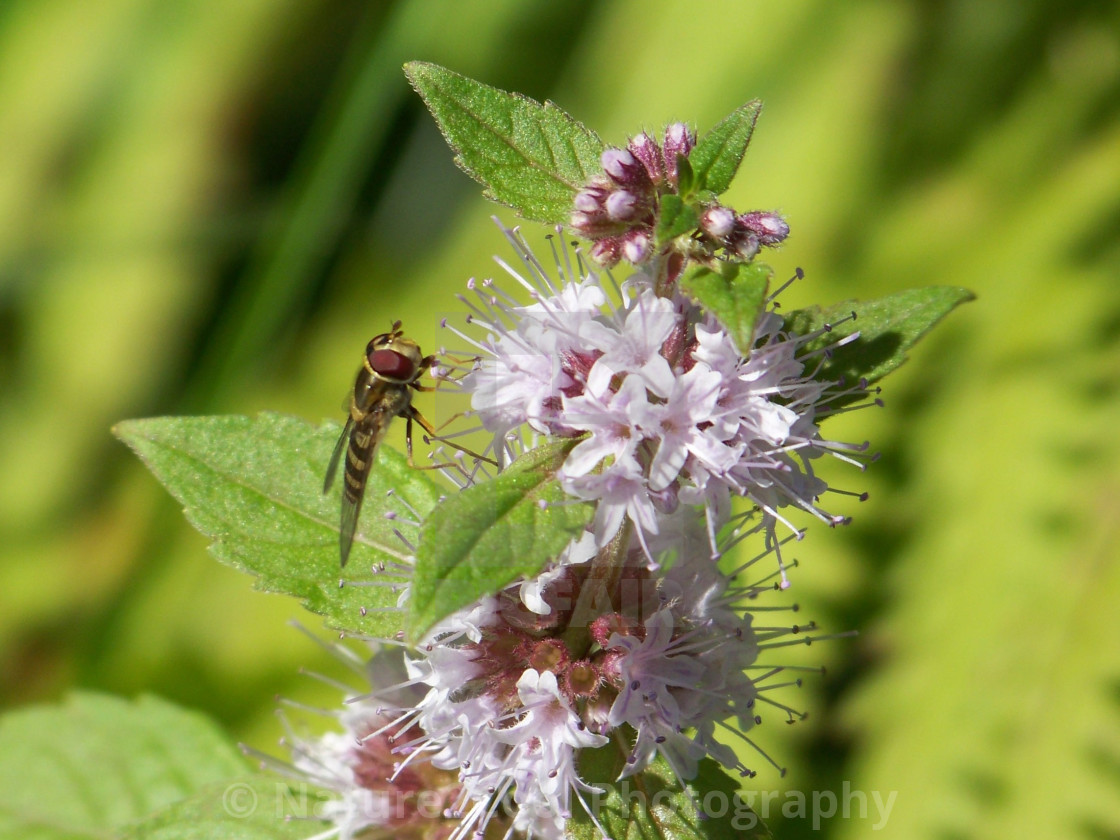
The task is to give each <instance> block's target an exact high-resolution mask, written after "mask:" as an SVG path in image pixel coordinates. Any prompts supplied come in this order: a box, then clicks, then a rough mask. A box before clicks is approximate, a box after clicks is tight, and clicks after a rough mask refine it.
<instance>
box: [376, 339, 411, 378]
mask: <svg viewBox="0 0 1120 840" xmlns="http://www.w3.org/2000/svg"><path fill="white" fill-rule="evenodd" d="M366 358H367V359H369V366H370V369H371V370H372V371H373V372H374V373H376V374H377V375H378V376H384V377H385V378H386V379H393V380H395V381H397V382H408V381H411V380H412V379H413V378H415V376H416V365H415V364H414V363H413V361H412V359H410V358H408V356H404V355H402V354H400V353H398V352H397V351H396V350H389V349H387V348H384V347H382V348H381V349H379V350H376V349H373V342H370V351H369V352H368V353H367V354H366Z"/></svg>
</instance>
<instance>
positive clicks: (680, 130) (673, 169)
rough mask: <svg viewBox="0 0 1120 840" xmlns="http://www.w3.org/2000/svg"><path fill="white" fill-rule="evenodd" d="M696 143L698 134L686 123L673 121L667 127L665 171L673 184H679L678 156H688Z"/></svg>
mask: <svg viewBox="0 0 1120 840" xmlns="http://www.w3.org/2000/svg"><path fill="white" fill-rule="evenodd" d="M695 145H696V135H694V134H693V133H692V132H691V131H689V129H688V126H687V125H685V124H684V123H672V124H671V125H670V126H669V127H668V128H666V129H665V146H664V158H665V173H666V174H667V175H668V178H669V181H670V182H672V184H673V186H676V184H677V156H678V155H680V156H681V157H688V153H689V152H691V151H692V147H693V146H695Z"/></svg>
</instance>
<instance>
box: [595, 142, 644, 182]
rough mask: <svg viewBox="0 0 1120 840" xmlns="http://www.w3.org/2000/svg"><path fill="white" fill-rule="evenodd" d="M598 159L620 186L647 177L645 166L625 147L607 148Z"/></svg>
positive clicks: (605, 170) (604, 169)
mask: <svg viewBox="0 0 1120 840" xmlns="http://www.w3.org/2000/svg"><path fill="white" fill-rule="evenodd" d="M600 161H601V162H602V164H603V171H604V172H606V173H607V175H609V176H610V177H611V179H612V180H613V181H614V182H615V183H617V184H618V185H619V186H620V187H628V186H631V185H633V184H638V183H640V182H641V181H642V180H645V179H648V178H649V175H648V173H647V172H646V168H645V167H644V166H642V164H641V163H639V162H638V159H637V158H635V157H634V156H633V155H632V154H630V152H628V151H626V149H607V150H606V151H605V152H603V155H602V157H601V158H600Z"/></svg>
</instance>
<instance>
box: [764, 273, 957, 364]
mask: <svg viewBox="0 0 1120 840" xmlns="http://www.w3.org/2000/svg"><path fill="white" fill-rule="evenodd" d="M974 297H975V296H974V295H973V294H972V292H970V291H968V289H962V288H959V287H956V286H926V287H925V288H921V289H908V290H906V291H903V292H897V293H895V294H893V295H887V296H886V297H882V298H876V299H875V300H869V301H858V300H847V301H844V302H842V303H837V304H835V305H833V306H830V307H828V308H826V309H822V308H820V307H819V306H813V307H810V308H807V309H798V310H795V311H793V312H790V313H789V314H787V315H786V328H787V329H788V330H790V331H791V332H795V333H799V334H801V335H806V334H808V333H811V332H814V331H815V330H819V329H822V328H824V327H825V326H826V325H829V324H837V326H835V327H833V328H832V329H831V330H829V331H828V332H825V333H823V334H822V335H820V336H819V337H818V338H816V339H814V340H813V341H811V342H809V344H808V345H807V348H806V349H807V350H810V351H811V350H813V349H816V348H819V347H826V346H829V345H832V344H835V343H836V342H837V341H838V340H839V339H841V338H843V337H845V336H849V335H852V334H853V333H857V332H858V333H859V338H858V339H856V340H855V341H853V342H852V343H850V344H846V345H844V346H843V347H838V348H836V349H835V350H833V351H832V354H831V356H830V358H828V359H826V360H825V362H824V364H823V365H822V366H821V369H820V374H819V378H820V379H822V380H838V379H843V380H844V381H846V382H856V381H858V380H859V379H860V378H866V379H867V381H868V382H875V381H876V380H878V379H882V378H883V377H884V376H886V375H887V374H888V373H890V372H891V371H892V370H894V369H895V368H896V367H898V366H899V365H901V364H902V363H903V362H904V361H906V351H907V350H909V349H910V348H911V347H913V346H914V345H915V344H917V343H918V340H919V339H921V337H922V336H924V335H925V334H926V333H927V332H929V331H930V330H931V329H932V328H933V326H934V325H935V324H936V323H937V322H938V321H940V320H941V319H942V318H944V317H945V316H946V315H948V314H949V313H950V312H952V311H953V310H954V309H955V308H956V307H958V306H960V305H961V304H962V303H966V302H967V301H970V300H973V298H974ZM853 313H854V314H855V316H856V317H855V320H851V315H852V314H853ZM845 318H848V319H849V320H847V321H844V323H837V322H839V321H843V320H844V319H845Z"/></svg>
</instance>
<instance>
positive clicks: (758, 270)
mask: <svg viewBox="0 0 1120 840" xmlns="http://www.w3.org/2000/svg"><path fill="white" fill-rule="evenodd" d="M773 274H774V272H773V271H772V270H771V269H770V267H769V266H768V265H764V264H763V263H757V262H752V263H747V264H746V265H744V264H742V263H725V264H724V265H723V266H722V271H721V272H715V271H711V270H709V269H707V268H703V267H699V268H696V269H694V270H692V271H691V272H690V273H689V274H687V275H686V276H685V277H684V278H683V279H682V280H681V291H683V292H684V293H685V294H686V295H688V296H689V297H691V298H692V299H693V300H695V301H696V302H697V303H699V304H700V305H701V306H702V307H704V309H706V310H708V311H709V312H711V313H712V314H713V315H715V316H716V318H717V319H718V320H719V322H720V324H722V325H723V328H724V329H725V330H727V331H728V332H729V333H730V334H731V337H732V339H734V341H735V346H736V348H737V349H738V350H739V352H740V353H747V352H749V350H750V347H751V344H752V343H753V342H754V329H755V325H756V324H757V323H758V316H759V313H761V312H762V308H763V306H764V305H765V303H766V291H767V289H768V288H769V286H770V278H771V276H773Z"/></svg>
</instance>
